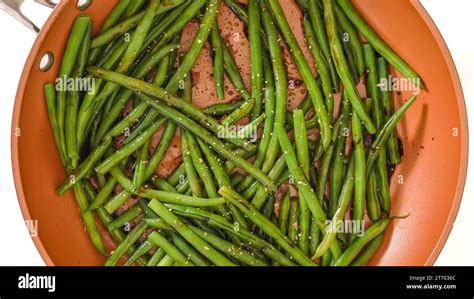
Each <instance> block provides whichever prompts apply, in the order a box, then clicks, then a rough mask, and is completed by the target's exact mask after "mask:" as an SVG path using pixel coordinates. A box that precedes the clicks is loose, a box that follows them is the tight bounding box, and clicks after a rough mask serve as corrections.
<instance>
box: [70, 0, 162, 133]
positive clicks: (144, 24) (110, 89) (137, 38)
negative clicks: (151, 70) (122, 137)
mask: <svg viewBox="0 0 474 299" xmlns="http://www.w3.org/2000/svg"><path fill="white" fill-rule="evenodd" d="M160 2H161V0H152V1H151V2H150V4H149V6H148V8H147V9H146V10H145V14H144V15H143V18H142V19H141V20H140V23H139V24H138V26H137V28H136V30H135V32H133V33H132V34H131V36H130V41H129V42H127V43H126V50H125V52H124V54H123V56H122V58H121V59H120V63H119V64H118V65H117V67H116V68H115V70H116V71H117V72H118V73H126V72H128V71H129V70H130V69H131V68H132V66H133V64H134V61H135V59H136V58H137V57H138V55H139V51H140V49H141V48H142V46H143V43H144V41H145V38H146V35H147V34H148V32H149V30H150V28H151V25H152V22H153V19H154V17H155V14H156V12H157V10H158V8H159V5H160ZM119 87H120V86H119V85H118V84H116V83H114V82H106V83H105V85H104V87H103V88H102V90H101V91H100V92H99V93H98V94H97V96H96V97H95V98H94V99H93V100H92V103H91V104H92V110H93V111H94V110H95V111H100V110H101V107H102V106H103V104H104V101H105V99H107V98H108V97H109V96H111V95H112V94H113V93H114V92H115V91H116V90H118V89H119ZM85 117H87V115H85V116H84V115H83V118H85ZM81 119H82V118H81ZM82 123H83V122H81V124H82ZM79 129H80V130H82V127H80V128H79Z"/></svg>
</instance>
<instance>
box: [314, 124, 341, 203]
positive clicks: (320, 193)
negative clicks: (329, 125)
mask: <svg viewBox="0 0 474 299" xmlns="http://www.w3.org/2000/svg"><path fill="white" fill-rule="evenodd" d="M343 117H344V115H340V116H339V118H338V119H337V120H336V122H335V123H334V127H333V134H332V135H333V140H332V143H331V145H330V146H329V148H328V149H327V150H326V151H325V152H324V153H323V156H322V159H321V167H320V169H319V174H318V178H317V182H316V196H317V197H318V198H319V200H320V202H321V204H323V200H324V192H325V191H326V181H327V177H328V173H329V168H330V166H331V161H332V159H333V154H334V149H335V143H336V141H337V138H338V137H339V136H340V131H341V130H344V129H343V128H342V126H343Z"/></svg>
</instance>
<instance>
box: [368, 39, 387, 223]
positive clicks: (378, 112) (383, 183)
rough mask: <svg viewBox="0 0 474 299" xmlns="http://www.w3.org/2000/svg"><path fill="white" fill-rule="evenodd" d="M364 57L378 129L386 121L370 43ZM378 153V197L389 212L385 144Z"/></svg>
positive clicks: (373, 112)
mask: <svg viewBox="0 0 474 299" xmlns="http://www.w3.org/2000/svg"><path fill="white" fill-rule="evenodd" d="M364 57H365V62H366V70H367V73H368V75H367V86H368V91H369V96H370V98H372V100H373V107H372V114H373V118H374V120H375V125H376V126H377V128H378V129H379V130H380V129H381V127H382V124H383V122H385V121H386V117H385V116H384V111H383V110H384V109H385V108H384V107H383V104H384V103H382V98H381V95H380V89H379V87H378V86H377V84H378V83H377V82H378V81H379V80H378V78H379V76H378V70H377V61H376V59H375V53H374V49H373V48H372V46H371V45H369V44H366V45H364ZM380 147H381V148H380V154H379V157H378V158H377V161H376V169H377V185H378V189H379V190H378V193H379V194H380V196H379V198H380V201H381V206H382V210H384V211H385V212H386V213H388V214H389V213H390V190H389V186H388V185H389V183H388V174H387V150H386V145H385V144H382V145H381V146H380Z"/></svg>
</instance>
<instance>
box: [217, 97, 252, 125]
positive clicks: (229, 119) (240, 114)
mask: <svg viewBox="0 0 474 299" xmlns="http://www.w3.org/2000/svg"><path fill="white" fill-rule="evenodd" d="M255 103H256V102H255V100H254V99H249V100H248V101H245V103H243V104H242V106H240V107H239V108H237V109H235V110H234V111H233V112H232V113H230V114H229V115H227V116H226V117H225V118H224V119H223V120H222V121H221V124H222V125H224V126H226V127H229V126H231V125H232V124H234V123H236V122H237V121H239V120H241V119H242V118H244V117H245V116H247V115H248V114H249V113H250V112H251V111H252V108H253V107H254V106H255Z"/></svg>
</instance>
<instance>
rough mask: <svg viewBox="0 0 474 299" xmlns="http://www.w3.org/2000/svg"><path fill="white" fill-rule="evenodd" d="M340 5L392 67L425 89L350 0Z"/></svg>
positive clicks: (342, 1)
mask: <svg viewBox="0 0 474 299" xmlns="http://www.w3.org/2000/svg"><path fill="white" fill-rule="evenodd" d="M338 3H339V5H340V6H341V8H342V10H343V11H344V13H345V14H346V16H347V17H348V18H349V19H350V20H351V21H352V23H353V24H354V26H355V27H357V29H358V30H359V31H360V32H361V33H362V35H363V36H364V38H365V39H367V41H368V42H369V43H370V44H371V45H372V46H373V47H374V48H375V50H377V52H378V53H380V55H382V56H383V57H384V58H385V59H386V60H387V61H388V62H389V63H390V64H391V65H393V66H394V67H395V68H396V69H397V70H398V71H399V72H400V73H402V74H403V75H404V76H405V77H407V78H408V79H410V80H411V81H413V82H414V83H415V84H416V85H417V86H420V87H422V88H424V87H425V86H424V83H423V80H421V78H420V76H419V75H418V74H417V73H416V71H415V70H413V69H412V68H411V67H410V66H409V65H408V64H407V63H406V62H405V61H404V60H403V59H402V58H401V57H400V56H398V55H397V54H396V53H395V52H394V51H393V50H392V49H391V48H390V46H389V45H388V44H387V43H385V42H384V41H383V40H382V39H381V38H380V36H379V35H378V34H377V33H376V32H375V31H374V30H373V29H372V28H370V27H369V25H368V24H367V23H366V22H365V21H364V19H363V18H362V17H361V16H360V15H359V13H358V12H357V10H356V9H355V8H354V6H352V4H351V1H350V0H340V1H339V2H338Z"/></svg>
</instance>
